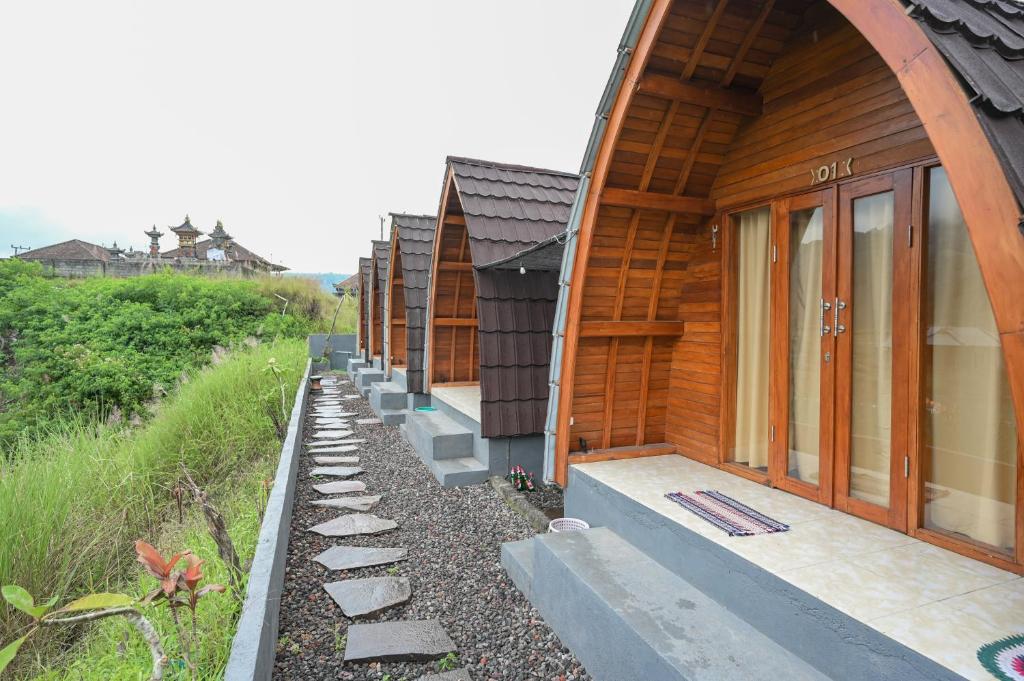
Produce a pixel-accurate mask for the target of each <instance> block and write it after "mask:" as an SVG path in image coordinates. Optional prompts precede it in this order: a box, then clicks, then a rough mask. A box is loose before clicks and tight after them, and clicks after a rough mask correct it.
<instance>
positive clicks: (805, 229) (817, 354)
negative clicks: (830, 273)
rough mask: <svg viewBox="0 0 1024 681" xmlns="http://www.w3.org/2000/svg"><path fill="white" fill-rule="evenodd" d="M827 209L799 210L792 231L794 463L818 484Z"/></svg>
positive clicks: (792, 467) (800, 475)
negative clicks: (823, 279) (822, 298)
mask: <svg viewBox="0 0 1024 681" xmlns="http://www.w3.org/2000/svg"><path fill="white" fill-rule="evenodd" d="M823 230H824V224H823V222H822V209H821V208H811V209H808V210H802V211H797V212H795V213H792V215H791V216H790V232H789V239H790V241H789V468H788V474H789V475H790V476H791V477H794V478H796V479H797V480H803V481H804V482H809V483H811V484H814V485H817V484H818V470H819V451H818V447H819V442H820V438H819V419H820V416H821V405H820V402H821V379H820V376H821V329H820V318H819V314H820V310H821V294H822V291H821V286H822V281H821V277H822V248H823V245H824V244H823V241H822V239H823V237H824V234H823Z"/></svg>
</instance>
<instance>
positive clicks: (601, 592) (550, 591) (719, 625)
mask: <svg viewBox="0 0 1024 681" xmlns="http://www.w3.org/2000/svg"><path fill="white" fill-rule="evenodd" d="M527 541H528V542H530V543H531V544H532V548H533V552H532V554H533V555H532V560H530V559H527V558H526V557H525V554H526V551H525V548H524V547H523V546H522V544H523V542H516V544H515V545H508V544H506V545H505V546H503V547H502V560H503V562H507V563H510V564H512V565H513V569H512V570H509V574H510V576H511V577H512V578H513V580H514V581H516V580H518V581H526V580H528V581H529V586H528V593H529V595H530V600H531V602H532V603H533V604H534V605H535V606H536V607H537V609H538V610H539V611H540V613H541V615H542V616H543V617H544V619H545V621H546V622H547V623H548V624H549V625H550V626H551V627H552V629H554V630H555V633H557V634H558V636H559V638H561V640H562V642H563V643H564V644H565V645H567V646H568V647H569V648H570V649H571V650H572V651H573V652H574V653H575V654H576V656H577V657H578V658H579V659H580V661H581V662H583V664H584V665H585V666H586V668H587V671H588V672H589V673H590V674H591V675H592V676H593V677H594V678H596V679H658V680H659V681H719V680H720V679H749V680H750V681H762V680H763V681H778V680H779V679H787V681H826V680H827V679H829V678H830V677H827V676H825V675H823V674H822V673H821V672H820V671H818V670H817V669H815V668H814V667H812V666H810V665H809V664H808V663H807V662H805V661H804V660H802V659H800V658H799V657H797V656H796V655H794V654H793V653H792V652H790V651H789V650H786V649H785V648H783V647H782V646H781V645H779V644H778V643H776V642H775V641H773V640H771V639H770V638H768V637H767V636H766V635H765V634H763V633H761V632H760V631H758V630H757V629H755V628H754V627H753V626H751V625H750V624H749V623H747V622H746V621H744V620H743V619H741V618H740V617H739V616H737V615H736V614H734V613H732V612H731V611H729V610H727V609H726V608H725V607H724V606H722V605H721V604H720V603H718V602H717V601H715V600H713V599H712V598H710V597H709V596H708V595H706V594H705V593H704V592H702V591H700V590H699V589H697V588H696V587H695V586H693V585H692V584H691V583H690V582H688V581H686V580H684V579H682V578H681V577H679V576H678V575H676V574H674V573H673V572H670V571H669V570H667V569H666V568H664V567H662V566H661V565H660V564H659V563H657V562H656V561H654V560H653V559H651V558H650V557H648V556H647V555H646V554H644V553H643V552H641V551H640V550H639V549H637V548H636V547H634V546H633V545H632V544H630V543H628V542H627V541H626V540H624V539H622V538H621V537H620V536H619V535H617V534H616V533H615V532H613V531H612V530H610V529H607V528H597V529H591V530H587V531H584V532H562V533H557V534H556V533H552V534H543V535H537V536H536V537H534V538H533V539H531V540H527ZM506 547H507V548H506ZM517 583H518V582H517ZM580 622H586V623H587V626H585V627H581V626H580ZM625 651H628V654H624V652H625Z"/></svg>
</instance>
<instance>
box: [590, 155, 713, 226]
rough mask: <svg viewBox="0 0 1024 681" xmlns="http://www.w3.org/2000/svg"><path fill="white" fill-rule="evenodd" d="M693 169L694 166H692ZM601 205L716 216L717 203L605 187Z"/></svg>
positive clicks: (703, 199)
mask: <svg viewBox="0 0 1024 681" xmlns="http://www.w3.org/2000/svg"><path fill="white" fill-rule="evenodd" d="M691 167H692V164H691ZM601 203H602V204H604V205H606V206H623V207H626V208H646V209H648V210H664V211H668V212H670V213H687V214H696V215H714V214H715V202H714V201H712V200H711V199H706V198H702V197H696V196H672V195H671V194H660V193H657V192H638V191H635V190H632V189H616V188H614V187H605V189H604V191H602V192H601Z"/></svg>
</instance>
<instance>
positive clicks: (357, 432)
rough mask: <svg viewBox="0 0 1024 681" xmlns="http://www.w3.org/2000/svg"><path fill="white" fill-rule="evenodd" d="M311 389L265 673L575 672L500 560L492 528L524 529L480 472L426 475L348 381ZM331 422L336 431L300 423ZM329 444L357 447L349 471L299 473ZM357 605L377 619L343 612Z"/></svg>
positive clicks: (537, 675)
mask: <svg viewBox="0 0 1024 681" xmlns="http://www.w3.org/2000/svg"><path fill="white" fill-rule="evenodd" d="M324 380H325V385H327V384H330V385H329V386H328V388H329V389H330V390H332V391H334V390H337V391H338V392H348V391H349V390H351V389H352V387H351V382H349V381H347V380H346V379H335V378H334V377H333V376H331V375H328V376H325V379H324ZM330 398H334V399H330ZM317 399H320V400H322V401H321V402H317V403H315V404H312V405H311V407H313V409H311V411H310V413H309V415H308V417H307V419H306V422H305V424H304V432H305V436H304V438H303V439H304V440H305V439H308V441H307V442H305V449H304V453H305V454H307V455H308V456H303V457H301V458H300V459H299V467H300V468H299V470H300V476H299V479H298V481H297V485H296V490H295V495H296V501H295V506H294V510H293V516H292V524H291V532H290V534H289V547H288V557H287V562H286V572H285V587H284V592H283V593H282V597H281V624H280V635H281V637H287V640H289V641H291V643H290V644H287V645H285V644H281V645H279V646H278V648H277V651H276V660H275V666H274V673H273V678H274V679H275V680H277V679H281V680H284V681H299V680H302V681H320V680H326V679H331V680H332V681H334V680H336V679H342V680H343V681H381V679H385V678H390V679H392V680H394V681H398V680H404V681H415V680H416V679H424V678H427V679H434V681H466V679H470V678H477V679H478V681H483V680H484V679H486V680H487V681H499V680H500V681H526V680H527V679H530V680H536V681H547V680H548V679H552V680H553V679H560V680H561V681H589V677H588V676H586V673H585V672H583V671H582V668H581V667H580V665H579V663H578V662H577V661H575V660H574V659H573V658H572V656H571V654H569V652H568V651H567V650H565V649H564V648H562V647H561V645H560V644H559V643H558V640H557V638H555V637H554V634H553V633H552V632H551V631H550V629H548V628H547V627H546V625H544V623H543V621H542V620H541V619H540V617H539V615H537V613H536V612H535V611H533V610H532V608H531V607H530V605H529V603H528V602H527V601H525V600H524V599H523V597H522V595H521V594H519V592H518V591H517V590H516V589H515V588H514V586H512V584H511V582H510V581H509V580H508V578H507V575H505V573H504V570H503V569H502V568H501V566H500V563H499V547H500V544H501V542H503V541H511V540H516V539H522V538H525V537H526V536H529V534H530V533H531V531H530V530H529V526H528V525H527V524H526V523H525V522H524V521H522V519H521V518H520V517H519V516H517V515H515V514H514V513H512V512H511V511H510V510H509V509H508V507H507V506H505V504H504V502H503V501H502V500H501V499H500V497H498V496H497V494H496V493H495V492H494V491H493V490H492V489H491V488H490V486H488V485H479V486H472V487H464V488H453V489H442V488H440V487H439V486H438V484H437V482H436V480H435V479H434V477H433V476H432V475H431V474H430V473H429V471H427V470H426V469H425V468H424V466H423V464H422V462H421V461H420V460H419V458H418V457H417V456H416V454H415V452H414V451H413V450H412V448H411V447H410V446H409V445H408V443H406V442H405V441H404V439H403V438H402V436H401V434H400V433H399V431H398V429H397V428H393V427H390V426H386V425H383V424H382V423H381V422H380V419H378V418H376V417H375V414H373V412H372V410H371V409H370V406H369V403H368V402H367V401H366V400H365V399H362V398H361V397H360V396H359V395H355V394H353V395H338V396H337V398H335V396H334V395H330V396H328V395H322V396H317ZM341 399H344V400H345V402H344V403H340V400H341ZM336 400H337V401H338V403H335V402H336ZM339 404H344V406H343V407H342V406H339ZM342 408H344V409H346V410H347V411H345V412H342V411H341V409H342ZM342 414H344V416H341V415H342ZM347 419H351V420H347ZM341 423H344V426H340V424H341ZM350 424H351V425H350ZM339 429H344V430H345V431H347V433H348V435H347V436H346V437H345V438H344V439H330V438H328V437H313V434H314V433H315V432H317V431H330V430H339ZM355 445H359V446H358V447H356V446H355ZM343 447H351V449H350V450H347V451H334V450H336V449H340V448H343ZM342 454H351V455H352V458H354V457H356V456H358V458H359V467H360V468H363V469H364V470H363V471H362V472H361V473H360V474H359V476H360V477H359V480H341V479H339V480H333V481H329V482H327V481H323V482H318V481H316V480H315V479H313V478H311V477H310V476H311V475H312V474H313V473H314V471H316V472H319V471H320V470H322V469H323V468H324V467H326V466H328V464H325V463H323V462H324V461H331V462H333V461H335V460H340V459H346V458H349V457H342V456H340V455H342ZM330 466H331V467H334V465H333V463H332V464H330ZM330 495H334V496H330ZM367 511H372V513H368V512H367ZM335 516H337V517H335ZM325 518H333V519H330V520H327V521H326V522H323V521H324V519H325ZM339 538H344V539H339ZM340 542H344V543H340ZM384 585H388V586H387V587H385V586H384ZM404 585H408V597H406V596H405V591H404ZM396 591H397V594H396V593H395V592H396ZM368 616H373V617H375V618H378V619H379V625H381V626H380V627H378V626H377V625H376V624H363V623H359V622H354V621H353V618H364V617H368ZM450 653H456V654H457V655H458V663H457V666H458V667H462V668H463V669H459V670H452V671H448V672H445V673H443V674H442V673H440V672H441V670H442V669H445V668H450V666H451V665H449V664H445V665H441V664H439V663H438V662H437V660H439V659H441V658H444V657H446V656H447V655H449V654H450ZM470 675H472V676H470Z"/></svg>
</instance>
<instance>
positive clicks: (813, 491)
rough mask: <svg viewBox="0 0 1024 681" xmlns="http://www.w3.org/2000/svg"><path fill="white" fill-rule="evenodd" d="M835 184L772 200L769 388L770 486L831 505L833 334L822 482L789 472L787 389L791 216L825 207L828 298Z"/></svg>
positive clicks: (824, 365)
mask: <svg viewBox="0 0 1024 681" xmlns="http://www.w3.org/2000/svg"><path fill="white" fill-rule="evenodd" d="M836 193H837V188H836V186H834V185H833V186H828V187H824V188H822V189H817V190H813V191H810V192H807V193H804V194H798V195H795V196H787V197H784V198H782V199H779V200H777V201H776V202H774V204H773V217H772V220H773V222H774V224H775V227H776V229H775V236H776V240H775V245H776V248H777V249H778V258H777V260H778V262H777V263H775V264H776V267H774V268H773V275H774V281H773V282H772V286H773V291H774V292H775V295H774V296H773V301H772V308H773V309H772V321H773V328H772V365H771V376H770V377H769V383H770V386H771V388H770V390H771V394H772V397H771V400H770V401H771V407H770V414H771V416H770V420H771V422H772V423H774V424H775V441H774V442H773V443H772V444H771V449H772V464H771V465H769V473H770V476H771V478H772V486H773V487H777V488H779V489H781V490H784V491H786V492H790V493H792V494H796V495H798V496H801V497H804V498H806V499H811V500H812V501H817V502H818V503H821V504H824V505H826V506H831V505H832V496H833V486H832V483H833V462H834V460H835V457H834V456H833V446H834V433H835V430H834V427H833V424H834V418H835V417H834V404H835V402H834V396H835V391H834V378H835V371H834V368H835V361H834V360H832V361H829V362H825V361H824V356H823V353H825V352H830V353H831V354H832V356H834V355H835V337H834V336H832V335H831V334H827V335H825V336H822V338H821V345H822V346H823V347H819V354H818V362H819V365H820V373H819V384H818V394H819V401H818V404H819V414H818V416H819V422H818V429H819V439H818V484H817V485H812V484H810V483H807V482H803V481H801V480H797V479H795V478H790V477H789V475H788V469H789V407H790V400H789V389H790V366H789V351H790V348H789V346H790V328H789V312H790V265H791V263H790V239H791V236H792V224H791V220H790V218H791V215H792V213H793V212H795V211H800V210H807V209H809V208H819V207H820V208H821V209H822V253H821V258H822V263H821V268H822V271H821V297H822V298H823V299H825V300H828V299H829V298H830V297H832V296H831V292H832V291H834V290H835V276H836V274H835V268H836V249H835V234H836V213H835V211H836Z"/></svg>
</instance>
